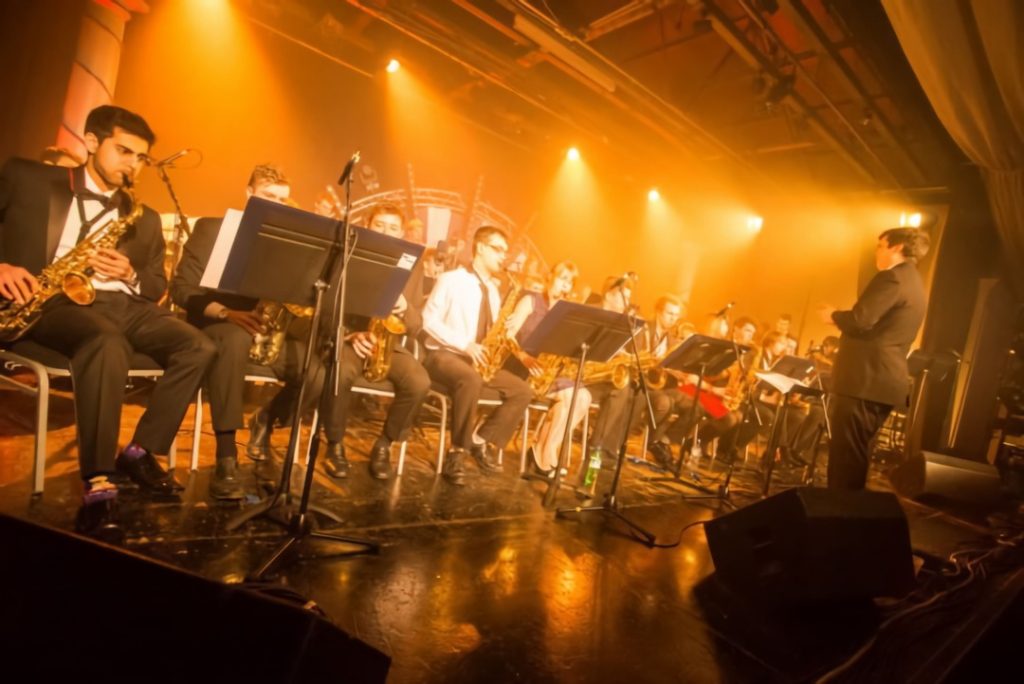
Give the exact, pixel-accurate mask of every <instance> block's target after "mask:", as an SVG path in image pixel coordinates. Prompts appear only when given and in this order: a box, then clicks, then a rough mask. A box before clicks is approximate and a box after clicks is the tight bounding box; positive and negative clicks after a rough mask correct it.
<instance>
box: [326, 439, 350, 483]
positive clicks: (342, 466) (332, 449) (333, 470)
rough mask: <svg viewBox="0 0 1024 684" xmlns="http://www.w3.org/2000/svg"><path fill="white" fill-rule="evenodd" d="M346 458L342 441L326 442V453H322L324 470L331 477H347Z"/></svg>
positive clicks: (347, 466)
mask: <svg viewBox="0 0 1024 684" xmlns="http://www.w3.org/2000/svg"><path fill="white" fill-rule="evenodd" d="M348 470H349V465H348V459H347V458H345V444H344V443H343V442H328V443H327V453H325V454H324V472H325V473H327V474H328V475H330V476H331V477H333V478H336V479H341V478H343V477H348Z"/></svg>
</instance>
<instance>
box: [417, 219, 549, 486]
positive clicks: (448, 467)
mask: <svg viewBox="0 0 1024 684" xmlns="http://www.w3.org/2000/svg"><path fill="white" fill-rule="evenodd" d="M472 254H473V259H472V263H471V264H470V265H469V267H468V268H466V267H459V268H457V269H455V270H453V271H447V272H445V273H442V274H441V275H440V276H438V278H437V282H436V283H435V284H434V287H433V289H432V290H431V291H430V297H429V298H428V299H427V304H426V306H425V307H424V309H423V332H424V346H425V347H426V349H427V356H426V360H425V362H424V365H425V366H426V368H427V372H428V373H429V374H430V377H431V379H432V380H433V381H434V382H436V383H438V384H439V385H442V386H443V387H444V388H445V389H446V391H447V393H448V394H449V396H451V399H452V449H451V450H450V451H449V452H448V454H447V456H446V457H445V460H444V468H443V470H442V475H443V476H444V477H445V479H446V480H448V481H449V482H450V483H452V484H455V485H463V484H465V478H466V470H465V464H464V461H465V458H466V454H467V453H469V454H470V455H471V456H472V457H473V458H474V460H476V462H477V464H478V465H479V466H480V469H481V470H482V471H483V472H485V473H491V472H500V470H501V465H500V463H499V462H498V459H497V453H496V452H497V449H500V448H503V447H504V446H505V444H506V443H508V441H509V439H511V437H512V435H513V433H514V432H515V429H516V427H517V426H518V425H519V421H520V420H521V419H522V417H523V412H524V411H525V409H526V407H527V405H528V404H529V403H530V399H532V398H533V390H532V389H531V388H530V386H529V384H527V383H526V381H525V380H523V379H522V378H519V377H517V376H516V375H515V374H513V373H511V372H509V371H507V370H504V369H499V370H497V371H496V372H495V373H494V376H493V378H492V379H491V380H490V382H488V383H486V384H487V386H488V387H491V388H492V389H494V390H496V391H497V392H498V394H499V395H500V396H501V398H502V404H501V406H499V407H497V408H496V409H495V410H494V411H493V412H492V413H491V415H490V416H489V417H488V418H487V420H485V421H484V423H483V425H481V426H480V429H479V430H474V426H475V425H476V418H477V402H478V401H479V399H480V394H481V392H482V391H483V388H484V385H485V383H484V380H483V378H482V377H481V376H480V373H479V372H478V371H477V370H476V369H475V368H474V364H477V365H478V366H479V365H481V364H485V363H486V362H487V358H488V356H489V350H488V349H487V348H485V347H484V346H483V345H482V344H481V342H482V341H484V340H486V339H488V333H489V331H490V328H491V326H505V324H506V323H507V321H501V320H499V318H498V315H499V312H500V311H501V310H502V308H503V307H502V298H501V294H500V293H499V291H498V275H499V274H500V273H501V268H502V265H503V263H504V261H505V257H506V256H507V254H508V236H507V235H506V234H505V232H504V231H502V230H501V229H500V228H496V227H494V226H481V227H480V228H478V229H477V231H476V233H474V235H473V248H472ZM510 313H511V312H510ZM499 331H500V332H501V334H504V335H506V336H507V330H504V331H501V330H500V328H499ZM499 337H500V335H499ZM490 338H491V339H492V340H493V339H494V338H495V335H491V336H490Z"/></svg>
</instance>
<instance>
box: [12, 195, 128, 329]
mask: <svg viewBox="0 0 1024 684" xmlns="http://www.w3.org/2000/svg"><path fill="white" fill-rule="evenodd" d="M122 189H123V190H124V192H125V193H126V194H127V195H128V199H129V201H130V202H131V207H132V208H131V211H130V212H129V213H128V215H127V216H122V217H120V218H116V219H111V220H110V221H108V222H107V223H105V224H104V225H103V226H102V227H101V228H99V229H98V230H96V231H94V232H93V233H91V234H90V235H88V236H87V237H85V238H84V239H83V240H82V241H81V242H79V243H78V244H76V245H75V246H74V247H72V248H71V250H70V251H69V252H68V253H67V254H65V255H64V256H62V257H61V258H60V259H58V260H57V261H54V262H53V263H52V264H50V265H49V266H47V267H45V268H44V269H43V271H42V273H40V274H39V276H38V277H37V278H36V280H37V281H38V282H39V289H38V290H37V291H36V292H35V294H33V295H32V296H31V297H29V299H28V301H26V302H25V303H24V304H18V303H17V302H15V301H14V300H13V299H10V300H7V299H5V300H0V342H13V341H14V340H17V339H18V338H20V337H21V336H22V335H24V334H25V333H26V332H27V331H28V330H29V328H31V327H32V326H33V325H35V323H36V321H37V320H39V315H40V314H41V313H42V307H43V305H44V304H45V303H46V302H48V301H49V300H50V299H51V298H52V297H54V296H55V295H58V294H60V293H62V292H63V293H64V294H65V295H67V298H68V299H70V300H71V301H72V302H74V303H75V304H78V305H80V306H87V305H89V304H92V303H93V301H95V299H96V289H95V288H94V287H93V285H92V267H91V266H89V259H90V258H91V257H92V254H93V252H94V251H95V250H98V249H114V248H115V247H117V243H118V242H119V241H120V239H121V236H123V235H124V234H125V232H126V231H127V230H128V229H129V228H130V227H131V226H132V224H134V223H135V222H136V221H138V220H139V217H140V216H142V202H139V201H137V200H136V198H135V194H134V193H133V192H132V191H131V185H130V184H129V182H128V181H127V180H126V182H125V184H124V187H123V188H122Z"/></svg>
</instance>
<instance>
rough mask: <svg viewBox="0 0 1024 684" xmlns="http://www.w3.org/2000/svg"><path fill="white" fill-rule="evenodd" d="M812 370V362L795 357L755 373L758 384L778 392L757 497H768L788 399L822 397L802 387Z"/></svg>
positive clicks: (780, 360)
mask: <svg viewBox="0 0 1024 684" xmlns="http://www.w3.org/2000/svg"><path fill="white" fill-rule="evenodd" d="M813 371H814V361H812V360H810V359H805V358H802V357H799V356H783V357H782V358H780V359H779V360H778V361H776V362H775V363H774V364H773V365H772V367H771V370H770V371H768V372H766V373H757V377H758V378H759V379H760V380H761V382H763V383H765V384H767V385H768V386H770V387H771V388H772V389H774V390H775V391H777V392H778V393H779V398H778V401H776V403H775V415H774V417H773V418H772V429H771V432H769V433H768V445H767V446H766V447H765V457H766V458H767V459H768V463H767V465H766V466H765V477H764V486H763V487H762V489H761V496H768V489H769V488H770V487H771V483H772V473H773V472H774V471H775V451H776V450H777V449H778V447H779V423H781V422H782V421H784V420H785V418H786V411H787V410H788V409H789V397H790V396H791V395H797V394H799V395H803V396H806V397H820V396H821V395H822V391H821V390H819V389H817V388H815V387H809V386H808V385H807V384H806V380H807V378H809V377H810V375H811V373H812V372H813Z"/></svg>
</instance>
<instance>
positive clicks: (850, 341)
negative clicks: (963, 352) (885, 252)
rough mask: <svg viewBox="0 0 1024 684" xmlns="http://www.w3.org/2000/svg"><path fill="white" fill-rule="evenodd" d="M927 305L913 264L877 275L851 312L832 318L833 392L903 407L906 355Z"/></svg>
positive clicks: (907, 377) (904, 401) (918, 275)
mask: <svg viewBox="0 0 1024 684" xmlns="http://www.w3.org/2000/svg"><path fill="white" fill-rule="evenodd" d="M926 306H927V298H926V297H925V292H924V283H923V282H922V281H921V276H920V274H919V273H918V272H917V265H916V264H915V263H913V262H904V263H902V264H899V265H897V266H894V267H893V268H890V269H888V270H885V271H879V272H878V273H876V274H875V277H874V278H872V279H871V281H870V282H869V283H868V286H867V287H866V288H864V292H863V293H862V294H861V296H860V298H859V299H858V300H857V303H856V304H854V305H853V308H852V309H850V310H849V311H836V312H834V313H833V314H832V320H833V321H835V324H836V325H837V326H839V329H840V330H841V331H842V333H843V334H842V336H841V337H840V338H839V353H838V354H837V355H836V361H835V366H834V367H833V370H832V392H833V393H834V394H842V395H845V396H849V397H856V398H858V399H867V400H869V401H877V402H879V403H882V404H889V405H890V406H905V405H906V403H907V395H908V394H909V388H910V382H909V373H908V371H907V354H909V353H910V345H911V344H912V343H913V342H914V338H916V337H917V332H918V330H920V328H921V323H922V322H923V321H924V315H925V309H926Z"/></svg>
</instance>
